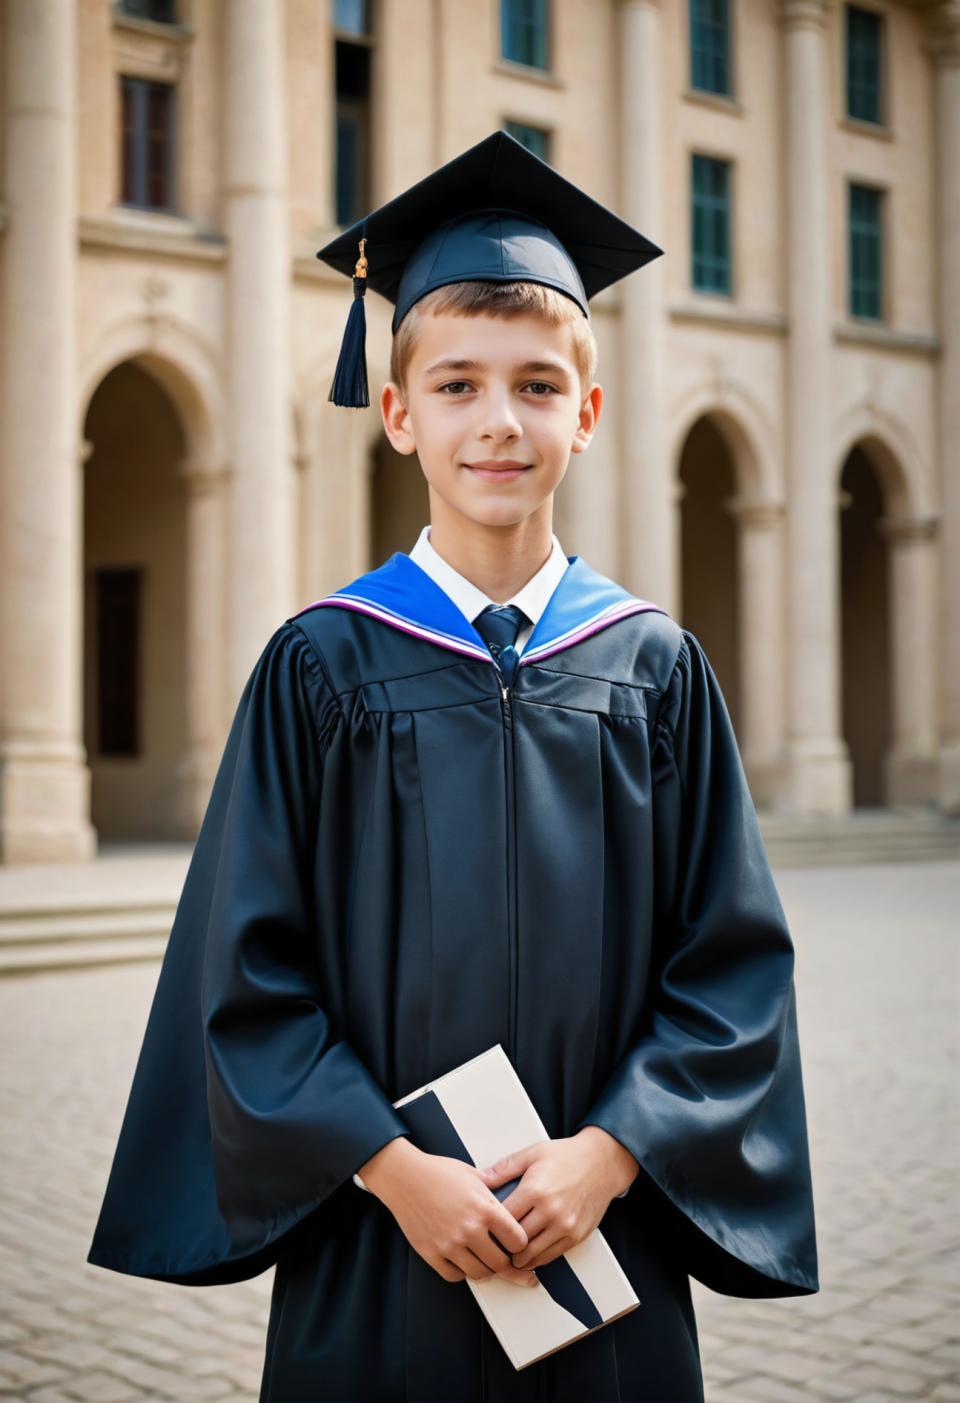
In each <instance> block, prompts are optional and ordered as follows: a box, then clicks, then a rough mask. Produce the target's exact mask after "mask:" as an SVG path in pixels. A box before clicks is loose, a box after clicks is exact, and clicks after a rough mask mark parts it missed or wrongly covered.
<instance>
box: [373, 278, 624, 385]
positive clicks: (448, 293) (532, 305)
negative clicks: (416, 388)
mask: <svg viewBox="0 0 960 1403" xmlns="http://www.w3.org/2000/svg"><path fill="white" fill-rule="evenodd" d="M441 312H452V313H453V314H454V315H455V316H463V317H469V316H476V315H478V314H480V313H486V315H487V316H492V317H512V316H521V315H523V314H524V313H527V314H529V313H531V312H532V313H535V314H536V315H538V316H541V317H543V319H544V321H546V322H549V323H550V325H551V326H559V325H562V323H563V322H569V323H570V326H571V328H572V332H573V358H574V361H575V363H576V366H577V370H578V371H579V373H580V386H581V392H582V393H583V394H586V392H587V389H588V388H589V386H590V385H591V384H592V383H593V380H594V377H595V375H596V370H597V342H596V338H595V336H594V334H593V327H592V325H591V323H590V320H589V318H587V317H585V316H584V315H583V312H582V311H581V309H580V308H579V307H578V306H577V304H576V302H574V300H573V298H572V297H568V296H567V295H566V293H563V292H558V291H557V290H556V288H552V287H546V286H545V285H544V284H543V283H531V282H520V281H517V282H510V283H498V282H490V281H488V280H482V279H478V280H475V281H472V282H458V283H445V284H444V285H443V286H442V287H435V288H434V289H433V291H432V292H428V293H425V294H424V296H423V297H421V298H420V299H419V300H418V301H416V302H415V303H414V304H413V306H412V307H411V308H410V310H409V312H408V313H407V315H406V316H405V317H404V319H403V321H402V322H401V323H400V325H399V327H398V328H397V333H396V335H395V336H394V338H393V345H392V347H391V350H390V379H391V380H392V381H393V383H394V384H395V385H397V386H398V387H399V389H400V393H401V395H402V396H403V398H404V399H406V397H407V384H406V373H407V366H408V365H409V364H410V357H411V356H412V354H413V351H414V348H415V346H416V344H417V339H418V331H419V325H420V319H421V317H423V316H426V315H434V314H437V313H441Z"/></svg>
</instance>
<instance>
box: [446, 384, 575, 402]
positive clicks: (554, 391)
mask: <svg viewBox="0 0 960 1403" xmlns="http://www.w3.org/2000/svg"><path fill="white" fill-rule="evenodd" d="M466 383H467V382H466V380H448V381H447V383H446V384H445V385H439V386H438V387H437V388H438V390H439V391H440V392H441V393H443V392H444V391H446V390H453V391H458V390H459V389H460V388H461V387H462V386H464V385H466ZM534 386H539V388H540V389H542V390H546V391H547V392H548V393H547V394H545V395H541V394H538V395H534V399H548V398H549V396H550V395H555V394H557V393H559V392H558V390H557V389H556V387H555V386H554V385H548V384H547V382H546V380H531V381H530V382H529V384H528V386H527V387H526V388H528V389H532V388H533V387H534Z"/></svg>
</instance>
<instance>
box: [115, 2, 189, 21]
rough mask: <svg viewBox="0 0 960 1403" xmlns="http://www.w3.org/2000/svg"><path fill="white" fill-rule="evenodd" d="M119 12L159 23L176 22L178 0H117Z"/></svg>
mask: <svg viewBox="0 0 960 1403" xmlns="http://www.w3.org/2000/svg"><path fill="white" fill-rule="evenodd" d="M117 13H118V14H121V15H131V16H132V17H133V18H134V19H152V20H154V21H155V22H156V23H157V24H176V22H177V0H117Z"/></svg>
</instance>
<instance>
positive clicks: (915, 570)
mask: <svg viewBox="0 0 960 1403" xmlns="http://www.w3.org/2000/svg"><path fill="white" fill-rule="evenodd" d="M878 527H879V530H880V532H881V533H882V534H883V535H884V536H885V537H886V538H887V540H888V541H889V542H890V600H891V605H892V618H891V628H892V638H891V645H892V646H891V650H890V652H891V658H892V668H893V678H892V684H893V685H892V702H893V707H892V710H893V736H892V743H891V746H890V750H889V752H888V754H887V757H886V779H887V797H888V802H889V803H891V804H919V803H925V802H927V801H929V800H930V799H935V798H936V793H937V675H938V667H937V605H938V597H937V596H938V591H937V574H938V572H937V556H936V534H937V521H936V518H934V517H923V518H919V519H914V518H907V517H882V518H881V519H880V521H879V522H878Z"/></svg>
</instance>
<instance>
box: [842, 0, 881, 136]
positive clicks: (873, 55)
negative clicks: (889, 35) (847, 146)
mask: <svg viewBox="0 0 960 1403" xmlns="http://www.w3.org/2000/svg"><path fill="white" fill-rule="evenodd" d="M846 38H847V116H848V117H855V118H857V120H858V121H860V122H881V121H882V120H883V115H882V111H881V107H882V103H881V66H882V54H881V45H882V42H883V18H882V16H881V15H878V14H877V13H876V12H875V11H874V10H861V9H859V8H858V7H857V6H856V5H847V7H846Z"/></svg>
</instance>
